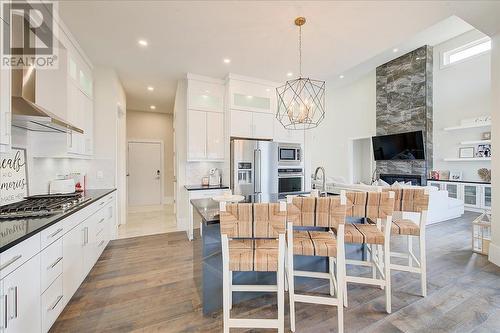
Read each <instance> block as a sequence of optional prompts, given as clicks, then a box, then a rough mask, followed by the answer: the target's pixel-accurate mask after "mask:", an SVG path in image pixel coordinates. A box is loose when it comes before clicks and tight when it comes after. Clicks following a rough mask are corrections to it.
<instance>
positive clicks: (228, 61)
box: [223, 58, 231, 64]
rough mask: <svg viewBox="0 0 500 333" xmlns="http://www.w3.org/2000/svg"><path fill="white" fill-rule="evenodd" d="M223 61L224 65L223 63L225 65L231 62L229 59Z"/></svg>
mask: <svg viewBox="0 0 500 333" xmlns="http://www.w3.org/2000/svg"><path fill="white" fill-rule="evenodd" d="M223 61H224V63H225V64H229V63H230V62H231V59H229V58H224V60H223Z"/></svg>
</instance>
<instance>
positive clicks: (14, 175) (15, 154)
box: [0, 147, 28, 206]
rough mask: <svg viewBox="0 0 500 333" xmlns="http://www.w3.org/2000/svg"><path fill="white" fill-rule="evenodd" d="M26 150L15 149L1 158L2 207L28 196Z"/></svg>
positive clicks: (0, 198) (0, 195) (3, 154)
mask: <svg viewBox="0 0 500 333" xmlns="http://www.w3.org/2000/svg"><path fill="white" fill-rule="evenodd" d="M26 161H27V160H26V149H24V148H15V147H12V149H11V150H10V151H9V152H8V153H2V156H1V157H0V189H2V190H1V191H0V206H1V205H7V204H10V203H14V202H17V201H21V200H23V199H24V197H26V196H28V167H27V163H26Z"/></svg>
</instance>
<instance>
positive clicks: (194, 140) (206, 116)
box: [188, 110, 224, 161]
mask: <svg viewBox="0 0 500 333" xmlns="http://www.w3.org/2000/svg"><path fill="white" fill-rule="evenodd" d="M223 159H224V114H223V113H219V112H207V111H198V110H189V111H188V160H189V161H200V160H211V161H213V160H223Z"/></svg>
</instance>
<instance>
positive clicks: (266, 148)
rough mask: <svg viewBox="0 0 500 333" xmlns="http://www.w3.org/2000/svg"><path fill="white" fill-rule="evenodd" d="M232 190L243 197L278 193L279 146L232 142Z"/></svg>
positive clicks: (239, 141)
mask: <svg viewBox="0 0 500 333" xmlns="http://www.w3.org/2000/svg"><path fill="white" fill-rule="evenodd" d="M231 189H232V190H233V193H235V194H242V195H248V194H258V193H264V194H269V193H278V144H277V143H276V142H271V141H257V140H244V139H233V140H231Z"/></svg>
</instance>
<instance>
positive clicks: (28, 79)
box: [12, 67, 83, 133]
mask: <svg viewBox="0 0 500 333" xmlns="http://www.w3.org/2000/svg"><path fill="white" fill-rule="evenodd" d="M35 80H36V70H35V68H34V67H29V68H26V69H13V70H12V126H16V127H20V128H23V129H26V130H29V131H37V132H59V133H65V132H78V133H83V130H82V129H80V128H78V127H76V126H74V125H71V124H70V123H68V122H67V121H65V120H64V119H61V118H60V117H58V116H56V115H55V114H53V113H51V112H50V111H48V110H46V109H44V108H42V107H41V106H39V105H37V104H36V103H35V96H36V91H35V87H36V81H35Z"/></svg>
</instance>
